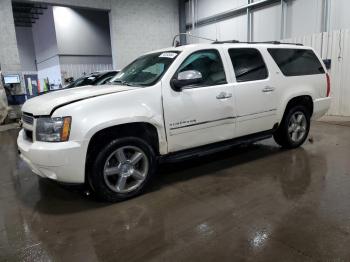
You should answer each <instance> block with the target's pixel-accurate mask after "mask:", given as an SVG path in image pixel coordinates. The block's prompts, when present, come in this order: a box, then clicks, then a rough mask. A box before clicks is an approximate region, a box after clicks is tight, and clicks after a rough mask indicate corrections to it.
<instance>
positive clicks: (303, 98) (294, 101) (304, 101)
mask: <svg viewBox="0 0 350 262" xmlns="http://www.w3.org/2000/svg"><path fill="white" fill-rule="evenodd" d="M295 105H304V106H306V108H307V109H308V110H309V112H310V117H311V116H312V114H313V111H314V103H313V99H312V96H311V95H310V94H304V95H297V96H294V97H291V98H289V99H288V100H287V102H286V104H285V105H284V107H283V111H282V112H283V114H282V118H281V121H282V119H283V118H284V116H285V115H286V112H287V111H288V109H289V108H291V107H293V106H295Z"/></svg>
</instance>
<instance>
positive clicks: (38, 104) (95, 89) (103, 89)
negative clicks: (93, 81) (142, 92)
mask: <svg viewBox="0 0 350 262" xmlns="http://www.w3.org/2000/svg"><path fill="white" fill-rule="evenodd" d="M132 89H135V87H131V86H118V85H103V86H82V87H74V88H70V89H65V90H58V91H54V92H50V93H48V94H45V95H41V96H37V97H34V98H31V99H29V100H27V101H26V102H25V103H24V104H23V107H22V112H26V113H30V114H33V115H34V116H40V115H50V114H51V112H52V110H53V109H55V108H56V107H58V106H61V105H64V104H69V103H72V102H76V101H80V100H83V99H87V98H92V97H96V96H101V95H106V94H112V93H118V92H123V91H127V90H132Z"/></svg>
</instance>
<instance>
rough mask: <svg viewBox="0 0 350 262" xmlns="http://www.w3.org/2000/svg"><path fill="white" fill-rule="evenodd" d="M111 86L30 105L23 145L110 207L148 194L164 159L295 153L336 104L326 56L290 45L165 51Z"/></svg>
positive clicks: (41, 169) (51, 170) (26, 153)
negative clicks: (245, 146)
mask: <svg viewBox="0 0 350 262" xmlns="http://www.w3.org/2000/svg"><path fill="white" fill-rule="evenodd" d="M111 82H112V84H111V85H106V86H90V87H77V88H74V89H69V90H62V91H57V92H53V93H49V94H46V95H43V96H40V97H36V98H33V99H31V100H28V101H27V102H26V103H25V104H24V105H23V108H22V111H23V118H22V120H23V129H22V130H21V131H20V133H19V136H18V141H17V143H18V147H19V150H20V155H21V157H22V158H23V160H24V161H26V162H27V163H28V164H29V165H30V166H31V168H32V170H33V171H34V172H35V173H36V174H38V175H39V176H42V177H46V178H50V179H52V180H56V181H60V182H66V183H88V184H89V185H90V186H91V188H92V189H93V190H94V191H95V193H96V195H97V196H98V197H100V198H102V199H104V200H107V201H119V200H124V199H128V198H130V197H133V196H135V195H138V194H140V193H141V192H143V191H144V190H145V189H146V188H147V186H148V185H149V183H150V181H151V179H152V177H154V174H155V170H156V167H157V164H158V162H159V161H164V160H165V161H175V160H181V159H185V158H189V157H194V156H201V155H204V154H208V153H211V152H216V151H217V150H220V149H226V148H228V147H230V146H233V145H237V144H240V143H250V142H255V141H258V140H261V139H266V138H270V137H271V136H273V137H274V139H275V141H276V142H277V143H278V144H279V145H281V146H282V147H285V148H295V147H298V146H300V145H301V144H303V142H304V141H305V139H306V138H307V135H308V132H309V128H310V119H311V118H318V117H320V116H322V115H324V114H325V113H326V112H327V110H328V108H329V106H330V102H331V98H330V96H329V95H330V83H329V77H328V74H327V73H326V68H325V66H324V64H323V62H322V60H321V59H320V58H319V57H318V56H317V55H316V54H315V52H314V51H313V49H312V48H309V47H305V46H300V45H292V44H279V43H225V42H215V43H212V44H197V45H186V46H180V47H176V48H175V47H172V48H167V49H163V50H159V51H154V52H151V53H147V54H145V55H143V56H141V57H139V58H138V59H136V60H135V61H133V62H132V63H131V64H130V65H128V66H127V67H125V68H124V69H123V70H122V71H121V72H120V73H119V74H118V75H117V76H116V77H115V78H114V79H112V80H111Z"/></svg>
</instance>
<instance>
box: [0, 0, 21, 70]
mask: <svg viewBox="0 0 350 262" xmlns="http://www.w3.org/2000/svg"><path fill="white" fill-rule="evenodd" d="M0 17H1V21H0V32H1V33H0V64H1V70H2V72H3V73H6V72H18V71H20V70H21V63H20V60H19V54H18V46H17V40H16V32H15V23H14V21H13V13H12V3H11V0H1V1H0Z"/></svg>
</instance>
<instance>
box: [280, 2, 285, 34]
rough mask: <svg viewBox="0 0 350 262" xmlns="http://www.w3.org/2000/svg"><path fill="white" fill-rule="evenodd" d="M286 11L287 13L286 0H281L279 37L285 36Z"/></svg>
mask: <svg viewBox="0 0 350 262" xmlns="http://www.w3.org/2000/svg"><path fill="white" fill-rule="evenodd" d="M286 13H287V3H286V0H281V28H280V30H281V31H280V39H281V40H282V39H284V38H285V37H286Z"/></svg>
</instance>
